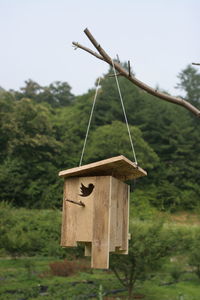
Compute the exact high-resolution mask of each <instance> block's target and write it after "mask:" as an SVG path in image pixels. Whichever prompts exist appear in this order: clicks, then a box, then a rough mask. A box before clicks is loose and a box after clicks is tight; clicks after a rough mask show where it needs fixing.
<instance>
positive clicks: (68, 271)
mask: <svg viewBox="0 0 200 300" xmlns="http://www.w3.org/2000/svg"><path fill="white" fill-rule="evenodd" d="M49 266H50V269H51V274H52V275H54V276H64V277H66V276H71V275H73V274H75V273H77V272H79V271H86V270H88V268H89V266H88V264H87V263H86V262H85V261H83V260H82V261H74V260H73V261H69V260H67V259H64V261H57V262H53V263H50V264H49Z"/></svg>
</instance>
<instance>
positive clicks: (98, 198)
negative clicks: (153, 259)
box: [61, 176, 129, 269]
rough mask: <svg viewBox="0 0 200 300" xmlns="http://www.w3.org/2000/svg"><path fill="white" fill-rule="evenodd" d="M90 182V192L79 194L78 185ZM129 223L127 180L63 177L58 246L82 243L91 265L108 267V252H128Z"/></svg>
mask: <svg viewBox="0 0 200 300" xmlns="http://www.w3.org/2000/svg"><path fill="white" fill-rule="evenodd" d="M90 186H91V187H92V186H93V189H92V191H91V193H90V194H89V195H88V193H89V192H90V191H89V192H88V193H87V195H86V196H84V195H82V194H81V192H80V191H81V187H86V188H87V187H88V189H89V187H90ZM86 191H87V190H86ZM68 200H72V201H73V202H75V203H73V202H71V201H68ZM80 203H82V204H80ZM76 204H79V205H76ZM128 226H129V186H128V185H127V184H125V183H124V182H122V181H120V180H119V179H116V178H114V177H112V176H91V177H73V178H66V179H65V182H64V198H63V217H62V234H61V246H63V247H74V246H77V243H78V242H81V243H84V244H85V255H86V256H91V267H92V268H98V269H107V268H109V252H115V253H119V254H128V238H129V235H128Z"/></svg>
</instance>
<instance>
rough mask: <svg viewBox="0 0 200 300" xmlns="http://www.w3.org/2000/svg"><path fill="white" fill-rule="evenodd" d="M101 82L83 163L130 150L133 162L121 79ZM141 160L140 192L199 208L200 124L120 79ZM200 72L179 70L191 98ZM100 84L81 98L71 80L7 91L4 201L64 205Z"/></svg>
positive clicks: (159, 201) (0, 120)
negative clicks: (67, 172)
mask: <svg viewBox="0 0 200 300" xmlns="http://www.w3.org/2000/svg"><path fill="white" fill-rule="evenodd" d="M109 74H111V70H109V71H108V74H106V75H105V76H104V78H103V79H102V81H101V87H100V89H99V94H98V97H97V102H96V105H95V110H94V115H93V118H92V122H91V128H90V132H89V138H88V141H87V144H86V149H85V155H84V158H83V162H84V163H90V162H92V161H95V160H99V159H102V158H108V157H111V156H114V155H118V154H123V155H125V156H127V157H128V158H130V159H131V160H133V154H132V150H131V147H130V142H129V138H128V133H127V129H126V125H125V120H124V115H123V112H122V108H121V103H120V99H119V95H118V91H117V87H116V82H115V79H114V78H112V77H108V76H107V75H109ZM119 84H120V87H121V92H122V96H123V99H124V105H125V108H126V112H127V117H128V121H129V124H130V130H131V135H132V138H133V143H134V146H135V150H136V156H137V160H138V163H139V165H140V166H141V167H143V168H145V169H147V172H148V177H146V178H143V179H140V180H138V181H137V185H136V187H135V191H136V193H138V194H139V195H140V198H141V199H143V200H144V202H145V197H146V198H147V201H148V202H149V204H150V205H153V206H155V207H157V208H159V209H160V210H171V211H176V210H180V209H187V210H194V209H197V208H198V206H199V198H200V186H199V184H198V181H199V168H200V160H199V159H198V157H199V153H200V135H199V131H200V123H199V120H198V119H195V117H194V116H192V115H190V114H189V113H188V112H187V111H186V110H184V109H183V108H181V107H178V106H175V105H173V104H171V103H167V102H164V101H158V100H157V99H156V98H154V97H153V96H151V95H148V94H146V93H144V92H143V91H141V90H139V88H137V87H135V86H134V85H133V84H131V83H130V82H129V81H127V80H126V79H124V78H121V77H119ZM199 86H200V77H199V73H198V71H197V70H196V69H194V68H193V67H191V66H189V67H186V69H185V70H183V71H182V72H181V73H180V74H179V82H178V87H179V88H181V89H182V90H184V91H185V93H186V99H187V100H188V101H190V102H192V101H193V102H196V103H197V105H198V103H199ZM94 93H95V91H94V90H89V91H88V92H87V93H85V94H84V95H81V96H78V97H75V96H74V95H72V94H71V90H70V86H69V85H68V83H66V82H54V83H51V84H50V85H49V86H46V87H42V86H40V85H39V84H38V83H36V82H34V81H32V80H30V79H29V80H27V81H26V82H25V86H24V87H22V88H21V89H20V90H19V91H5V90H2V89H1V92H0V133H1V139H0V190H1V193H0V201H8V202H10V203H12V204H13V205H15V206H18V207H30V208H53V207H57V208H58V207H60V205H61V197H62V181H61V180H60V179H59V178H58V172H59V171H60V170H62V169H67V168H70V167H75V166H77V165H78V164H79V159H80V155H81V151H82V147H83V143H84V139H85V133H86V129H87V124H88V120H89V114H90V110H91V106H92V102H93V98H94Z"/></svg>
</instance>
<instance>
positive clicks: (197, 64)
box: [192, 63, 200, 66]
mask: <svg viewBox="0 0 200 300" xmlns="http://www.w3.org/2000/svg"><path fill="white" fill-rule="evenodd" d="M192 65H195V66H200V64H199V63H192Z"/></svg>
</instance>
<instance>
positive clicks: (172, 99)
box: [73, 28, 200, 117]
mask: <svg viewBox="0 0 200 300" xmlns="http://www.w3.org/2000/svg"><path fill="white" fill-rule="evenodd" d="M84 33H85V34H86V36H87V37H88V39H89V40H90V42H91V43H92V44H93V46H94V47H95V48H96V49H97V51H98V53H99V54H98V53H96V52H94V51H93V50H91V49H89V48H87V47H85V46H83V45H80V44H79V43H76V42H73V45H74V46H76V47H77V48H80V49H82V50H84V51H86V52H88V53H90V54H91V55H93V56H95V57H96V58H98V59H101V60H103V61H105V62H107V63H108V64H109V65H110V66H111V67H112V66H113V65H112V63H114V66H115V69H116V70H117V71H118V72H119V74H120V75H122V76H124V77H125V78H127V79H128V80H129V81H131V82H132V83H133V84H135V85H136V86H138V87H140V88H141V89H142V90H144V91H146V92H147V93H149V94H151V95H153V96H156V97H157V98H159V99H162V100H165V101H168V102H171V103H174V104H177V105H180V106H183V107H184V108H186V109H187V110H189V111H190V112H192V113H193V114H194V115H196V116H197V117H200V110H199V109H198V108H196V107H195V106H193V105H192V104H191V103H189V102H188V101H186V100H184V99H181V98H177V97H173V96H170V95H168V94H165V93H163V92H160V91H158V90H156V89H153V88H151V87H150V86H148V85H147V84H145V83H143V82H142V81H140V80H138V79H137V78H136V77H135V76H133V75H132V74H131V72H130V69H129V71H127V70H126V69H124V68H123V67H122V66H121V65H120V64H119V63H118V62H116V61H114V62H113V61H112V58H111V57H110V56H109V55H108V54H107V53H106V51H105V50H104V49H103V48H102V47H101V46H100V44H99V43H98V42H97V41H96V40H95V38H94V37H93V35H92V34H91V32H90V31H89V30H88V29H87V28H86V29H85V30H84Z"/></svg>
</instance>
